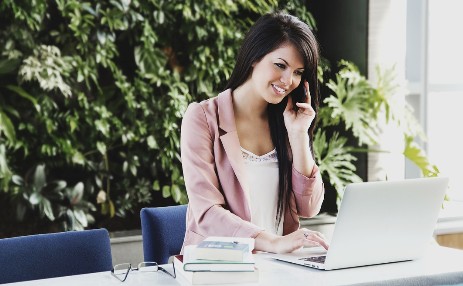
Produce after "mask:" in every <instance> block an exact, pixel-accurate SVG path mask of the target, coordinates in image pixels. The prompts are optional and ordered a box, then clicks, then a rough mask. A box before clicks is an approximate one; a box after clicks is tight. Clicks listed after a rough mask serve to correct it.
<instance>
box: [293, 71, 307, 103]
mask: <svg viewBox="0 0 463 286" xmlns="http://www.w3.org/2000/svg"><path fill="white" fill-rule="evenodd" d="M305 82H306V80H305V79H302V80H301V83H300V84H299V86H298V87H296V88H295V89H294V91H293V92H292V93H291V97H292V99H293V109H294V111H297V110H298V109H299V107H297V105H296V102H302V103H304V102H306V100H307V89H306V88H305Z"/></svg>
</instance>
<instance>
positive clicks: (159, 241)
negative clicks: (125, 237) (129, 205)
mask: <svg viewBox="0 0 463 286" xmlns="http://www.w3.org/2000/svg"><path fill="white" fill-rule="evenodd" d="M186 210H187V205H179V206H169V207H157V208H143V209H142V210H141V211H140V217H141V230H142V236H143V254H144V258H145V261H154V262H157V263H158V264H165V263H167V262H168V260H169V257H170V256H172V255H175V254H179V253H180V250H181V248H182V244H183V239H184V237H185V230H186Z"/></svg>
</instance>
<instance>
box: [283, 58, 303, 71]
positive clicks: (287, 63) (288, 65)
mask: <svg viewBox="0 0 463 286" xmlns="http://www.w3.org/2000/svg"><path fill="white" fill-rule="evenodd" d="M278 59H279V60H282V61H284V62H285V63H286V64H287V65H288V66H291V65H290V64H289V63H288V62H287V61H286V60H285V59H283V58H278ZM298 70H304V68H298Z"/></svg>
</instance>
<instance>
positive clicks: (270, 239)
mask: <svg viewBox="0 0 463 286" xmlns="http://www.w3.org/2000/svg"><path fill="white" fill-rule="evenodd" d="M255 249H256V250H260V251H266V252H277V249H278V236H277V235H275V234H271V233H268V232H266V231H262V232H260V233H259V234H258V235H257V236H256V237H255Z"/></svg>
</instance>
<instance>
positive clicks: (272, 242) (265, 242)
mask: <svg viewBox="0 0 463 286" xmlns="http://www.w3.org/2000/svg"><path fill="white" fill-rule="evenodd" d="M311 246H322V247H323V248H325V249H328V247H329V245H328V243H327V242H326V240H325V238H324V236H323V234H321V233H320V232H318V231H313V230H309V229H307V228H300V229H298V230H296V231H294V232H293V233H290V234H287V235H285V236H276V235H272V234H269V233H267V232H265V231H263V232H261V233H260V234H259V235H257V237H256V250H261V251H267V252H274V253H288V252H293V251H295V250H297V249H300V248H301V247H311Z"/></svg>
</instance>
